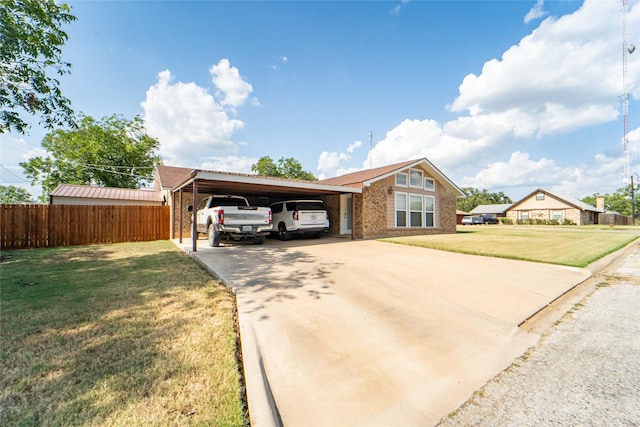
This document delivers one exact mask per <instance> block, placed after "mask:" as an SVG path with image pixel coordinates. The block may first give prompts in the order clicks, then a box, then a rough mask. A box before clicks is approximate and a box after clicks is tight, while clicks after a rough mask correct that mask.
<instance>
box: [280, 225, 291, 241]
mask: <svg viewBox="0 0 640 427" xmlns="http://www.w3.org/2000/svg"><path fill="white" fill-rule="evenodd" d="M278 238H279V239H280V240H283V241H284V240H289V233H287V226H286V225H284V222H281V223H280V224H278Z"/></svg>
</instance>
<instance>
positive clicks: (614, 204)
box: [581, 184, 640, 218]
mask: <svg viewBox="0 0 640 427" xmlns="http://www.w3.org/2000/svg"><path fill="white" fill-rule="evenodd" d="M639 191H640V188H639V186H637V185H635V188H634V199H635V204H636V206H635V214H636V218H637V217H638V215H639V214H640V200H638V192H639ZM598 197H604V206H605V208H606V210H608V211H613V212H618V213H620V214H622V215H631V214H632V212H633V208H632V206H633V205H632V202H631V200H632V197H631V184H629V185H627V186H625V187H620V188H618V189H617V190H616V191H615V193H613V194H600V193H594V194H593V195H591V196H587V197H585V198H583V199H582V200H581V201H582V202H584V203H586V204H588V205H591V206H596V201H597V199H598Z"/></svg>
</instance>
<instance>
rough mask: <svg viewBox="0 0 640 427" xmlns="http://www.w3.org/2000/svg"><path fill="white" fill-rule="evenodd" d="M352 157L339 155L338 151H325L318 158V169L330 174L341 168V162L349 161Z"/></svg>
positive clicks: (343, 154)
mask: <svg viewBox="0 0 640 427" xmlns="http://www.w3.org/2000/svg"><path fill="white" fill-rule="evenodd" d="M350 158H351V157H350V156H349V155H347V154H345V153H338V152H337V151H331V152H329V151H323V152H322V153H320V157H319V158H318V166H317V169H318V170H319V171H320V172H325V173H327V172H330V171H334V170H336V169H338V168H339V167H340V161H341V160H349V159H350Z"/></svg>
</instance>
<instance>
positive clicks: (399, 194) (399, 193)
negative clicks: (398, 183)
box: [394, 191, 409, 228]
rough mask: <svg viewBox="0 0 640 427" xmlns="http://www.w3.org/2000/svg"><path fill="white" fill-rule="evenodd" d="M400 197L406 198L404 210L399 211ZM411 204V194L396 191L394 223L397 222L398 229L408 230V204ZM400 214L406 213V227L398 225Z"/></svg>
mask: <svg viewBox="0 0 640 427" xmlns="http://www.w3.org/2000/svg"><path fill="white" fill-rule="evenodd" d="M400 196H404V209H402V210H401V209H398V207H399V205H398V197H400ZM408 203H409V194H408V193H405V192H403V191H396V194H395V197H394V204H395V209H394V212H395V217H394V221H395V225H396V228H408V223H409V221H408V213H409V210H408V206H407V204H408ZM398 212H404V225H398Z"/></svg>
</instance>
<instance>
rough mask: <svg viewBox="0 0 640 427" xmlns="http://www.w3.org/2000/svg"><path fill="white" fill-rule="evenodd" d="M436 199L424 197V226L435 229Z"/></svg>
mask: <svg viewBox="0 0 640 427" xmlns="http://www.w3.org/2000/svg"><path fill="white" fill-rule="evenodd" d="M435 207H436V198H435V197H433V196H424V226H425V227H435V210H436V209H435Z"/></svg>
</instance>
